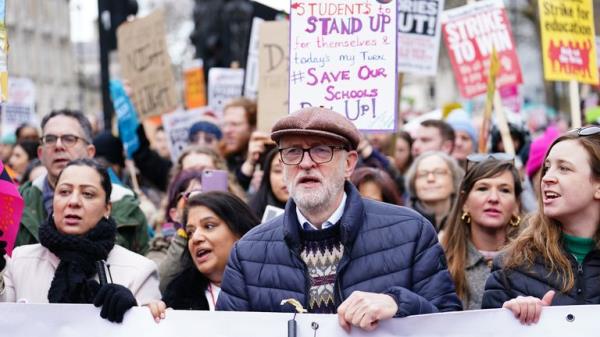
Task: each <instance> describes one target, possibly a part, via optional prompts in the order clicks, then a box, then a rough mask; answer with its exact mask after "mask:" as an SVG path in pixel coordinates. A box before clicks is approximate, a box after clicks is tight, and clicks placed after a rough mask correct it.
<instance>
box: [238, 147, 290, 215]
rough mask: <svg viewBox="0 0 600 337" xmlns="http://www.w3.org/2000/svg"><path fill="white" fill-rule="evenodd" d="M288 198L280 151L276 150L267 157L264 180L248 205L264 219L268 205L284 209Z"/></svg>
mask: <svg viewBox="0 0 600 337" xmlns="http://www.w3.org/2000/svg"><path fill="white" fill-rule="evenodd" d="M288 198H289V193H288V190H287V187H286V185H285V183H284V182H283V167H282V166H281V163H280V162H279V152H278V149H276V148H275V149H272V150H271V151H269V152H268V153H267V155H266V156H265V160H264V172H263V178H262V180H261V182H260V186H259V188H258V191H256V194H255V195H254V197H252V199H251V200H250V202H249V203H248V204H249V205H250V208H251V209H252V210H253V211H254V214H256V216H258V217H259V218H262V216H263V213H264V212H265V208H267V206H268V205H271V206H275V207H278V208H284V207H285V203H286V202H287V200H288Z"/></svg>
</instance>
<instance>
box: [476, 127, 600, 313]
mask: <svg viewBox="0 0 600 337" xmlns="http://www.w3.org/2000/svg"><path fill="white" fill-rule="evenodd" d="M543 163H544V166H543V167H542V178H541V181H539V182H537V183H539V184H540V187H541V197H540V200H539V209H540V210H541V212H539V213H537V214H535V215H534V216H533V217H532V218H531V219H530V222H529V226H528V228H526V229H525V230H524V231H523V232H522V233H521V235H519V236H518V237H517V239H516V240H515V241H513V242H512V243H511V244H510V245H509V246H508V247H507V250H506V253H505V255H504V256H503V257H502V258H501V259H500V260H497V261H496V262H497V263H496V264H495V266H494V271H493V273H492V275H491V276H490V277H489V278H488V280H487V282H486V286H485V293H484V296H483V303H482V307H483V308H500V307H503V308H507V309H509V310H511V311H512V312H513V314H514V315H515V317H517V318H518V319H519V320H520V321H521V323H524V324H531V323H537V321H538V320H539V318H540V314H541V311H542V307H544V306H549V305H577V304H600V287H599V286H598V280H599V279H600V250H599V249H598V247H599V242H600V231H599V230H598V229H599V226H600V127H598V126H590V127H587V128H582V129H577V130H574V131H571V132H569V133H567V134H565V135H563V136H561V137H559V138H558V139H556V140H555V141H554V142H553V143H552V145H551V146H550V149H549V150H548V152H547V153H546V156H545V158H544V161H543Z"/></svg>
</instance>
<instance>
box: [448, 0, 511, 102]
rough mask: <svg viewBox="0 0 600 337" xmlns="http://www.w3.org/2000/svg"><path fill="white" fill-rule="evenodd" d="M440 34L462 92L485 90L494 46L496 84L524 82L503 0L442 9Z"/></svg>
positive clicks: (470, 94)
mask: <svg viewBox="0 0 600 337" xmlns="http://www.w3.org/2000/svg"><path fill="white" fill-rule="evenodd" d="M442 34H443V36H444V42H445V43H446V47H448V54H449V57H450V62H451V63H452V70H453V71H454V77H455V78H456V82H457V84H458V88H459V90H460V94H461V96H463V97H465V98H473V97H475V96H477V95H481V94H484V93H485V92H486V90H487V77H488V74H487V72H488V71H489V69H490V58H491V55H492V50H494V49H495V50H496V52H497V53H498V60H499V62H500V71H499V73H498V76H497V77H496V86H497V87H498V88H502V87H504V86H508V85H517V84H520V83H522V82H523V79H522V76H521V66H520V65H519V59H518V57H517V48H516V45H515V42H514V40H513V37H512V31H511V28H510V21H509V20H508V16H507V15H506V10H505V9H504V3H503V2H502V0H487V1H478V2H475V3H472V4H469V5H466V6H462V7H458V8H455V9H451V10H448V11H444V12H443V14H442Z"/></svg>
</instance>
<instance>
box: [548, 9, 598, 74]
mask: <svg viewBox="0 0 600 337" xmlns="http://www.w3.org/2000/svg"><path fill="white" fill-rule="evenodd" d="M539 9H540V26H541V27H540V28H541V32H542V53H543V55H544V57H543V59H544V78H545V79H546V80H551V81H570V80H576V81H579V82H582V83H590V84H597V83H598V71H597V70H596V69H597V65H596V63H597V60H596V46H595V43H594V39H595V36H594V13H593V7H592V0H540V1H539Z"/></svg>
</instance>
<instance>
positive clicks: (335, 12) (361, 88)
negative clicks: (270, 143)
mask: <svg viewBox="0 0 600 337" xmlns="http://www.w3.org/2000/svg"><path fill="white" fill-rule="evenodd" d="M396 18H397V7H396V1H395V0H380V1H361V2H356V1H348V0H337V1H336V0H325V1H319V2H314V1H309V2H305V1H295V0H292V2H291V5H290V54H289V58H290V67H289V72H290V77H289V84H290V85H289V111H290V112H294V111H296V110H298V109H301V108H303V107H309V106H323V107H325V108H329V109H331V110H333V111H336V112H338V113H340V114H342V115H344V116H345V117H346V118H348V120H350V121H352V122H353V123H354V125H356V127H357V128H359V129H361V130H372V131H374V130H380V131H386V130H387V131H391V130H394V128H395V125H396V123H395V118H396V93H397V90H396V77H397V76H396V73H397V72H396V51H397V50H396V45H397V41H396V30H397V27H396Z"/></svg>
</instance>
